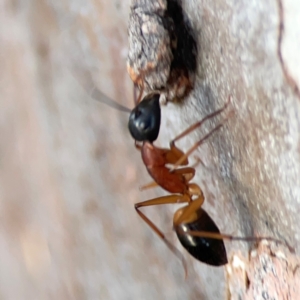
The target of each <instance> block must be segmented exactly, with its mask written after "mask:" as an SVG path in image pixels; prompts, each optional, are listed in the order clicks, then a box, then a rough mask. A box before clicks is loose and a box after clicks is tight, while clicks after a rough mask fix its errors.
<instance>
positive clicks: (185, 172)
mask: <svg viewBox="0 0 300 300" xmlns="http://www.w3.org/2000/svg"><path fill="white" fill-rule="evenodd" d="M195 172H196V171H195V169H194V168H190V167H189V168H181V169H176V170H174V171H173V173H175V174H180V175H182V176H184V178H185V180H186V181H187V182H189V181H190V180H191V179H192V178H193V177H194V176H195ZM157 186H159V184H158V183H156V182H155V181H152V182H150V183H147V184H145V185H143V186H141V187H140V191H144V190H147V189H151V188H154V187H157Z"/></svg>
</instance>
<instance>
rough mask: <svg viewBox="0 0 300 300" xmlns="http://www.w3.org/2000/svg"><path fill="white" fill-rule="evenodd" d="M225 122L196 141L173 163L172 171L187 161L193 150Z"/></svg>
mask: <svg viewBox="0 0 300 300" xmlns="http://www.w3.org/2000/svg"><path fill="white" fill-rule="evenodd" d="M222 126H223V124H219V125H218V126H216V127H215V128H214V129H213V130H212V131H210V132H209V133H208V134H207V135H205V136H204V138H202V139H201V140H200V141H198V142H197V143H195V144H194V145H193V146H192V147H191V148H190V149H189V150H188V151H187V152H186V153H184V154H183V155H182V156H181V158H180V159H178V161H177V162H176V163H175V164H174V165H173V167H172V169H171V171H173V170H174V169H176V168H177V167H178V166H180V165H181V163H182V162H184V161H186V159H187V158H188V157H189V156H190V155H191V154H192V152H193V151H195V150H196V149H197V148H198V147H199V146H200V145H201V144H202V143H203V142H204V141H205V140H207V139H208V138H209V137H210V136H211V135H212V134H213V133H214V132H215V131H217V130H219V129H220V128H221V127H222Z"/></svg>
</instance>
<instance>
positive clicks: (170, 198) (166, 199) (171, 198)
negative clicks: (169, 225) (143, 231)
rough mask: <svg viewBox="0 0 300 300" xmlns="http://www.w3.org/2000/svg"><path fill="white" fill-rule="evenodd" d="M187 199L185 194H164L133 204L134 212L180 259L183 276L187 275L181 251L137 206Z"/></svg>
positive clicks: (180, 201) (188, 199)
mask: <svg viewBox="0 0 300 300" xmlns="http://www.w3.org/2000/svg"><path fill="white" fill-rule="evenodd" d="M189 201H190V198H189V197H188V196H187V195H170V196H164V197H159V198H155V199H151V200H147V201H143V202H139V203H136V204H135V205H134V208H135V210H136V212H137V213H138V215H139V216H140V217H141V218H142V219H143V220H144V222H146V224H148V226H150V228H151V229H152V230H153V231H154V232H155V233H156V234H157V235H158V236H159V237H160V238H161V239H162V240H163V242H164V243H165V244H166V246H167V247H168V248H169V249H170V250H171V252H172V253H173V254H174V255H175V256H177V258H178V259H180V260H181V262H182V265H183V268H184V271H185V277H186V276H187V265H186V261H185V259H184V257H183V256H182V254H181V252H180V251H179V250H178V249H177V248H176V247H175V246H173V245H172V244H171V243H170V242H169V241H168V240H167V239H166V237H165V235H164V234H163V232H162V231H161V230H160V229H159V228H158V227H157V226H156V225H155V224H154V223H153V222H152V221H151V220H150V219H149V218H148V217H147V216H146V215H145V214H144V213H143V212H142V211H141V210H140V209H139V208H140V207H145V206H154V205H161V204H176V203H184V202H189Z"/></svg>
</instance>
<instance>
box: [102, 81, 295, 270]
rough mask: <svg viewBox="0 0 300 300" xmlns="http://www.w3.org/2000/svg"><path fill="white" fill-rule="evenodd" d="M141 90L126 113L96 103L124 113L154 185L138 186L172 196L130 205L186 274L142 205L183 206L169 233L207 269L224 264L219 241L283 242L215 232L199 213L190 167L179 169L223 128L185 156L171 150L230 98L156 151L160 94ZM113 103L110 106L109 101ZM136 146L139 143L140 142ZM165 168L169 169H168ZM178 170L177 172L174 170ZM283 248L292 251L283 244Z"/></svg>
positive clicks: (198, 195)
mask: <svg viewBox="0 0 300 300" xmlns="http://www.w3.org/2000/svg"><path fill="white" fill-rule="evenodd" d="M142 94H143V86H142V88H141V91H140V95H139V97H138V100H137V101H136V97H135V104H136V106H135V108H134V109H133V110H132V111H130V109H128V108H126V107H124V106H122V105H120V104H118V103H116V102H115V101H112V100H104V101H103V100H101V101H102V102H105V103H106V104H108V105H110V106H113V107H115V108H117V109H119V110H122V111H126V112H129V111H130V117H129V122H128V128H129V131H130V133H131V135H132V137H133V139H134V140H135V147H136V148H137V149H138V150H140V151H141V155H142V159H143V162H144V164H145V166H146V168H147V171H148V173H149V175H150V176H151V177H152V179H153V180H154V182H152V183H150V184H147V185H145V186H143V187H142V188H141V189H142V190H144V189H147V188H151V187H155V186H160V187H161V188H163V189H165V190H166V191H168V192H169V193H171V195H168V196H164V197H159V198H155V199H151V200H147V201H143V202H139V203H136V204H135V209H136V211H137V213H138V215H139V216H140V217H141V218H142V219H143V220H144V221H145V222H146V223H147V224H148V225H149V226H150V228H151V229H152V230H153V231H154V232H155V233H156V234H157V235H158V236H159V237H160V238H161V239H162V240H163V241H164V243H165V244H166V245H167V247H168V248H169V249H170V250H171V251H172V252H173V253H174V254H175V255H176V256H177V257H178V258H179V259H181V261H182V264H183V267H184V270H185V273H186V274H187V267H186V263H185V260H184V258H183V256H182V254H181V253H180V252H179V251H178V249H177V248H176V247H175V246H173V245H172V244H171V243H170V242H169V241H168V240H167V239H166V238H165V235H164V234H163V233H162V231H161V230H160V229H159V228H158V227H157V226H156V225H155V224H154V223H153V222H152V221H151V220H150V219H149V218H148V217H147V216H146V215H145V214H144V213H143V212H142V211H141V210H140V208H141V207H146V206H155V205H161V204H178V203H187V205H185V206H184V207H182V208H180V209H178V210H177V211H176V212H175V214H174V217H173V229H174V231H175V232H176V235H177V237H178V239H179V241H180V243H181V244H182V246H183V247H184V248H185V249H186V250H187V251H188V252H189V253H190V255H192V256H193V257H194V258H196V259H197V260H199V261H201V262H203V263H206V264H208V265H212V266H222V265H225V264H227V263H228V260H227V253H226V249H225V245H224V240H240V241H247V242H249V241H260V240H263V239H266V240H269V241H274V242H278V243H282V241H280V240H278V239H275V238H272V237H253V236H250V237H236V236H232V235H227V234H222V233H220V230H219V228H218V227H217V225H216V224H215V222H214V221H213V220H212V218H211V217H210V216H209V215H208V213H207V212H206V211H205V210H204V209H202V205H203V203H204V200H205V198H204V195H203V192H202V190H201V188H200V187H199V186H198V185H197V184H195V183H190V181H191V180H192V178H193V177H194V175H195V168H194V167H182V166H186V165H188V157H189V156H190V155H191V153H192V152H193V151H194V150H196V149H197V148H198V147H199V146H200V145H201V144H202V143H204V142H205V141H206V140H207V139H208V138H209V137H210V136H211V135H212V134H213V133H214V132H216V131H217V130H219V129H220V128H221V127H222V126H223V124H219V125H217V126H216V127H215V128H214V129H213V130H211V131H210V132H209V133H208V134H206V135H205V136H204V137H203V138H202V139H201V140H199V141H198V142H196V143H195V144H194V145H193V146H192V147H191V148H190V149H189V150H188V151H187V152H186V153H184V152H183V151H182V150H180V149H179V148H177V147H176V146H175V142H176V141H178V140H179V139H181V138H183V137H185V136H186V135H188V134H189V133H190V132H192V131H193V130H195V129H196V128H198V127H200V126H201V125H202V124H203V123H204V122H206V121H207V120H209V119H211V118H213V117H215V116H217V115H219V114H220V113H222V112H223V111H224V110H225V109H226V108H227V106H228V104H229V103H230V97H229V98H228V101H227V102H226V104H225V105H224V106H223V107H222V108H220V109H218V110H217V111H215V112H213V113H211V114H209V115H207V116H206V117H205V118H203V119H202V120H201V121H198V122H197V123H195V124H193V125H191V126H190V127H189V128H187V129H186V130H185V131H183V132H182V133H181V134H180V135H178V136H177V137H175V138H174V139H173V140H172V141H171V142H170V149H163V148H158V147H156V146H155V145H154V144H153V142H154V141H155V140H156V139H157V137H158V134H159V129H160V118H161V111H160V104H159V98H160V93H159V92H153V93H150V94H148V95H146V96H145V97H144V98H143V99H142ZM112 102H113V103H112ZM138 142H142V144H139V143H138ZM167 165H171V166H172V167H171V168H169V167H168V166H167ZM178 167H181V168H178ZM285 244H286V245H287V247H288V248H289V249H290V251H292V252H293V251H294V250H293V248H292V247H290V246H289V245H288V244H287V243H286V242H285Z"/></svg>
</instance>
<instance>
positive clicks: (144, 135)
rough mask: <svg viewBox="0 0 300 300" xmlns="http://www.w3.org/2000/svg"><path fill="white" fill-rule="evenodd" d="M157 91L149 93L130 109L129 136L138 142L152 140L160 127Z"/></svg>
mask: <svg viewBox="0 0 300 300" xmlns="http://www.w3.org/2000/svg"><path fill="white" fill-rule="evenodd" d="M159 97H160V94H159V93H153V94H149V95H147V96H145V97H144V99H143V100H142V101H141V102H140V103H139V104H138V105H137V106H136V107H135V108H134V109H133V110H132V111H131V113H130V116H129V122H128V129H129V131H130V134H131V136H132V137H133V138H134V139H135V140H136V141H139V142H142V141H149V142H153V141H155V140H156V139H157V136H158V133H159V128H160V105H159Z"/></svg>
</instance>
